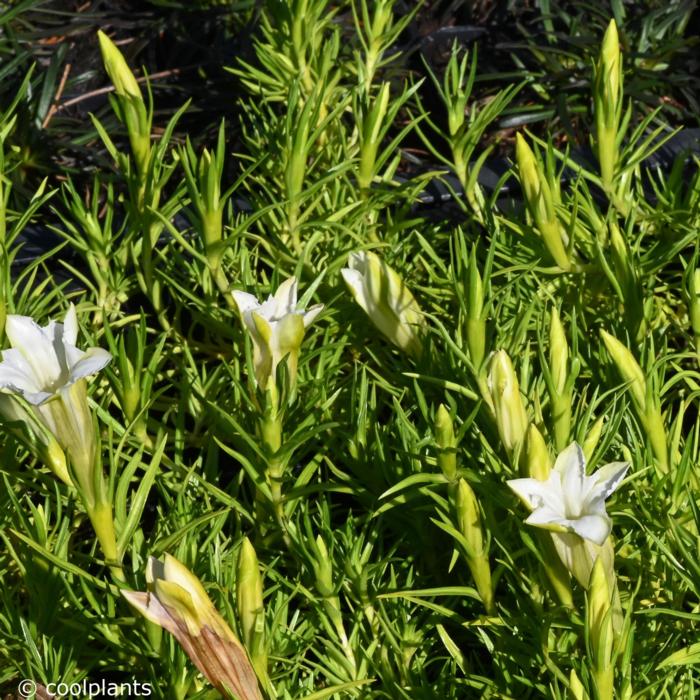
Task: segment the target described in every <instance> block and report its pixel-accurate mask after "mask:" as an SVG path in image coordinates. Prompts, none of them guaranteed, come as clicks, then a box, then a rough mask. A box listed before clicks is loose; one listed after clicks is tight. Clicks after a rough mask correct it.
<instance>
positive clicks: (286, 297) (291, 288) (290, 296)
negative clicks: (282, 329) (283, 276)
mask: <svg viewBox="0 0 700 700" xmlns="http://www.w3.org/2000/svg"><path fill="white" fill-rule="evenodd" d="M274 300H275V307H274V315H275V318H277V319H280V318H282V316H286V315H287V314H289V313H292V312H294V311H296V307H297V278H296V277H290V278H289V279H288V280H285V281H284V282H282V284H281V285H280V286H279V287H277V291H276V292H275V296H274Z"/></svg>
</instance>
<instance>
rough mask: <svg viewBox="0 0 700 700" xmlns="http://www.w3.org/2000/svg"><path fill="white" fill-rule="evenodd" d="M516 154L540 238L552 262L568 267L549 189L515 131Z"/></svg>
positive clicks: (525, 145) (543, 176)
mask: <svg viewBox="0 0 700 700" xmlns="http://www.w3.org/2000/svg"><path fill="white" fill-rule="evenodd" d="M515 157H516V161H517V163H518V173H519V174H520V184H521V185H522V188H523V194H524V195H525V202H526V203H527V206H528V209H529V210H530V214H531V215H532V218H533V219H534V221H535V226H536V228H537V230H538V231H539V233H540V236H541V237H542V241H543V242H544V244H545V247H546V248H547V250H548V251H549V254H550V255H551V256H552V258H553V259H554V262H556V264H557V265H559V267H560V268H561V269H562V270H570V269H571V261H570V260H569V255H568V253H567V250H566V247H565V244H564V240H563V238H562V229H561V226H560V225H559V221H558V219H557V215H556V210H555V207H554V196H553V194H552V190H551V188H550V186H549V183H548V182H547V179H546V177H545V175H544V173H543V172H542V169H541V168H540V167H539V164H538V163H537V160H536V158H535V154H534V153H533V152H532V149H531V148H530V146H528V144H527V141H525V139H524V138H523V137H522V136H521V135H520V134H516V137H515Z"/></svg>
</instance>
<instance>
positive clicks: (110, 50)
mask: <svg viewBox="0 0 700 700" xmlns="http://www.w3.org/2000/svg"><path fill="white" fill-rule="evenodd" d="M97 36H98V38H99V40H100V51H101V52H102V60H103V61H104V65H105V70H106V71H107V74H108V75H109V79H110V80H111V81H112V84H113V85H114V91H115V93H116V95H117V97H118V98H119V102H120V104H121V106H122V113H123V118H124V122H125V124H126V128H127V131H128V132H129V143H130V144H131V150H132V152H133V154H134V160H135V161H136V167H137V170H138V172H139V174H140V175H144V174H145V172H146V168H147V165H148V161H149V157H150V151H151V120H150V117H149V115H148V112H147V110H146V104H145V103H144V101H143V95H142V94H141V88H139V84H138V82H137V80H136V78H135V77H134V74H133V73H132V72H131V69H130V68H129V66H128V65H127V63H126V60H125V59H124V56H123V55H122V53H121V51H120V50H119V49H118V48H117V47H116V46H115V45H114V43H113V42H112V40H111V39H110V38H109V37H108V36H107V35H106V34H105V33H104V32H102V31H98V32H97Z"/></svg>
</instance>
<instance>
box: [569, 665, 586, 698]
mask: <svg viewBox="0 0 700 700" xmlns="http://www.w3.org/2000/svg"><path fill="white" fill-rule="evenodd" d="M569 692H570V693H571V697H572V698H573V700H588V693H586V689H585V688H584V687H583V683H581V679H580V678H579V677H578V675H577V674H576V671H574V669H573V668H572V669H571V673H570V674H569Z"/></svg>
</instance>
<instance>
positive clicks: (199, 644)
mask: <svg viewBox="0 0 700 700" xmlns="http://www.w3.org/2000/svg"><path fill="white" fill-rule="evenodd" d="M146 584H147V587H148V591H147V592H138V591H122V595H123V596H124V597H125V598H126V599H127V600H128V601H129V603H131V605H133V606H134V607H135V608H136V609H137V610H138V611H139V612H140V613H141V614H142V615H143V616H144V617H145V618H146V619H147V620H150V621H151V622H153V623H155V624H156V625H159V626H160V627H162V628H163V629H165V630H167V631H168V632H170V634H172V635H173V636H174V637H175V639H177V641H178V642H179V643H180V645H181V646H182V648H183V649H184V650H185V651H186V652H187V655H188V656H189V657H190V659H192V662H193V663H194V664H195V666H197V668H198V669H199V670H200V671H201V672H202V673H203V674H204V675H205V676H206V678H207V679H208V680H209V682H210V683H211V684H212V685H213V686H214V687H215V688H216V689H217V690H218V691H219V692H220V693H221V694H222V695H223V696H224V697H227V698H236V699H237V700H262V695H261V694H260V689H259V687H258V681H257V678H256V675H255V671H254V670H253V667H252V665H251V663H250V660H249V658H248V655H247V653H246V650H245V649H244V647H243V645H242V644H241V643H240V641H239V640H238V639H237V637H236V636H235V635H234V633H233V632H232V631H231V628H230V627H229V626H228V625H227V624H226V622H225V620H224V619H223V618H222V617H221V615H220V614H219V613H218V612H217V610H216V608H215V607H214V604H213V603H212V602H211V599H210V598H209V596H208V595H207V593H206V591H205V590H204V587H203V586H202V584H201V582H200V581H199V579H198V578H197V577H196V576H195V575H194V574H193V573H192V572H191V571H189V570H188V569H187V567H185V566H184V565H183V564H181V563H180V562H179V561H178V560H177V559H175V557H172V556H170V555H169V554H166V555H165V558H164V560H163V561H160V560H158V559H155V558H153V557H151V558H150V559H149V560H148V566H147V568H146Z"/></svg>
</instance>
